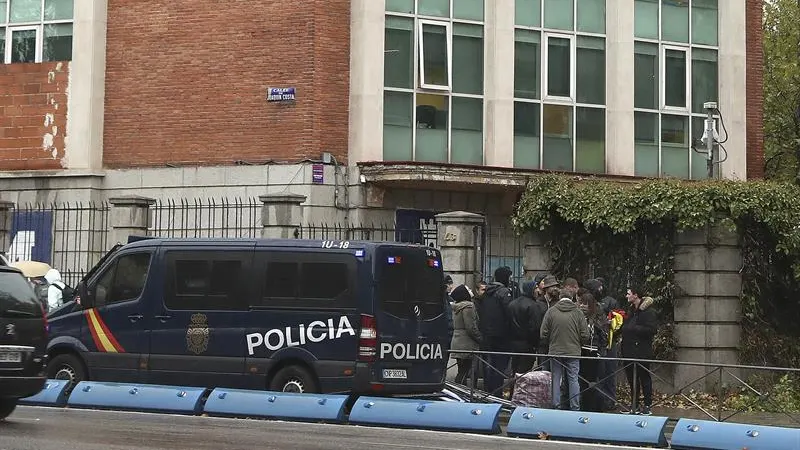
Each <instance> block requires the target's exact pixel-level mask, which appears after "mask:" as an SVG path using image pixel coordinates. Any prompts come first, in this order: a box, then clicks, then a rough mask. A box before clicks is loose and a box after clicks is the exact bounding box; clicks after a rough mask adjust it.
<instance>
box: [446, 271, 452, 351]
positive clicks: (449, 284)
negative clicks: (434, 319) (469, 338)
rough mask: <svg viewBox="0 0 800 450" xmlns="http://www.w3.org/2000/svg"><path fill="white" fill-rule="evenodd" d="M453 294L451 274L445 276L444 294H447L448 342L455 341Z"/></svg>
mask: <svg viewBox="0 0 800 450" xmlns="http://www.w3.org/2000/svg"><path fill="white" fill-rule="evenodd" d="M451 292H453V277H451V276H450V274H445V275H444V293H445V302H446V304H445V305H444V312H445V315H446V316H447V337H448V341H447V342H450V340H452V339H453V303H454V302H453V297H452V296H451V295H450V293H451Z"/></svg>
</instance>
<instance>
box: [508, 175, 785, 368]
mask: <svg viewBox="0 0 800 450" xmlns="http://www.w3.org/2000/svg"><path fill="white" fill-rule="evenodd" d="M512 223H513V225H514V227H515V229H516V230H517V232H520V233H521V232H526V231H534V232H538V233H540V234H542V235H543V236H544V237H545V239H546V245H547V247H548V248H549V249H550V251H551V253H552V256H553V261H554V267H553V272H554V273H555V274H556V275H557V276H560V277H564V276H574V277H577V278H584V279H585V278H586V277H589V276H603V277H605V278H606V279H607V281H608V283H609V287H610V291H611V293H612V295H614V296H615V297H616V298H618V299H621V300H622V299H624V290H625V289H626V288H627V286H629V285H631V284H634V285H639V286H642V287H643V289H644V290H645V291H647V292H648V293H650V294H651V295H652V296H653V297H654V299H655V300H656V305H657V307H658V309H659V312H660V315H661V318H662V322H663V323H664V324H665V326H664V327H661V328H660V333H659V335H658V336H657V338H656V352H657V355H658V356H659V357H661V358H665V359H673V358H674V341H673V340H672V337H671V327H670V326H671V323H672V310H673V297H674V295H675V285H674V283H673V281H674V273H673V255H674V253H675V252H674V236H675V233H676V232H678V231H684V230H696V229H704V228H705V227H708V226H713V225H722V226H726V227H728V228H729V229H731V230H736V231H738V233H739V234H740V236H741V237H742V252H743V262H744V264H743V269H742V275H743V281H744V287H743V294H742V311H743V324H742V325H743V329H744V333H743V342H742V351H741V359H742V360H743V362H752V363H760V364H765V363H768V364H775V365H789V364H791V365H792V366H795V367H796V366H798V364H797V363H798V362H800V350H793V349H791V350H788V349H775V348H772V349H769V348H768V347H769V346H770V345H774V343H775V342H778V341H776V339H778V338H786V339H789V338H791V337H795V336H800V328H798V327H796V326H792V324H796V323H798V321H800V283H798V279H800V188H798V187H797V186H794V185H789V184H779V183H772V182H764V181H752V182H736V181H718V180H713V181H702V182H686V181H680V180H645V181H638V182H615V181H608V180H600V179H595V178H581V177H575V176H568V175H555V174H548V175H542V176H536V177H533V178H532V179H531V180H530V181H529V183H528V186H527V189H526V191H525V192H524V194H523V195H522V197H521V199H520V202H519V203H518V205H517V209H516V212H515V214H514V216H513V218H512ZM787 343H788V342H787ZM791 347H793V346H791Z"/></svg>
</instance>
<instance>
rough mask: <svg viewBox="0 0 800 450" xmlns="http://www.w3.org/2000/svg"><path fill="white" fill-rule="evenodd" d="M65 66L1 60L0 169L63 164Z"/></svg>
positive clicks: (65, 98) (60, 165)
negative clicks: (3, 62) (5, 62)
mask: <svg viewBox="0 0 800 450" xmlns="http://www.w3.org/2000/svg"><path fill="white" fill-rule="evenodd" d="M67 67H68V65H67V64H66V63H43V64H0V170H41V169H61V168H62V167H63V166H62V163H61V161H62V159H63V158H64V136H65V135H66V131H67V81H68V80H67V78H68V75H67Z"/></svg>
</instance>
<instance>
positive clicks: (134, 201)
mask: <svg viewBox="0 0 800 450" xmlns="http://www.w3.org/2000/svg"><path fill="white" fill-rule="evenodd" d="M108 202H109V203H110V204H111V213H110V216H109V224H110V225H111V236H109V241H108V247H109V248H110V247H113V246H114V245H115V244H117V243H122V244H124V243H126V242H128V237H129V236H147V228H148V226H149V225H150V205H152V204H154V203H155V202H156V201H155V200H154V199H152V198H149V197H141V196H138V195H126V196H122V197H114V198H110V199H109V200H108Z"/></svg>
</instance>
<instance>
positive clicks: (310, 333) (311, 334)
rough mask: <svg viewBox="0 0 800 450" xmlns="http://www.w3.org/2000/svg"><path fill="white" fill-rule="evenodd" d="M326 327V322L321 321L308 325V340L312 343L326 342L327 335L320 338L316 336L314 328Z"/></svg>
mask: <svg viewBox="0 0 800 450" xmlns="http://www.w3.org/2000/svg"><path fill="white" fill-rule="evenodd" d="M324 326H325V322H323V321H321V320H315V321H313V322H311V323H310V324H308V329H307V330H308V331H307V333H308V340H309V341H311V342H322V341H324V340H325V333H324V332H323V334H322V335H320V336H314V328H315V327H324Z"/></svg>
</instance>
